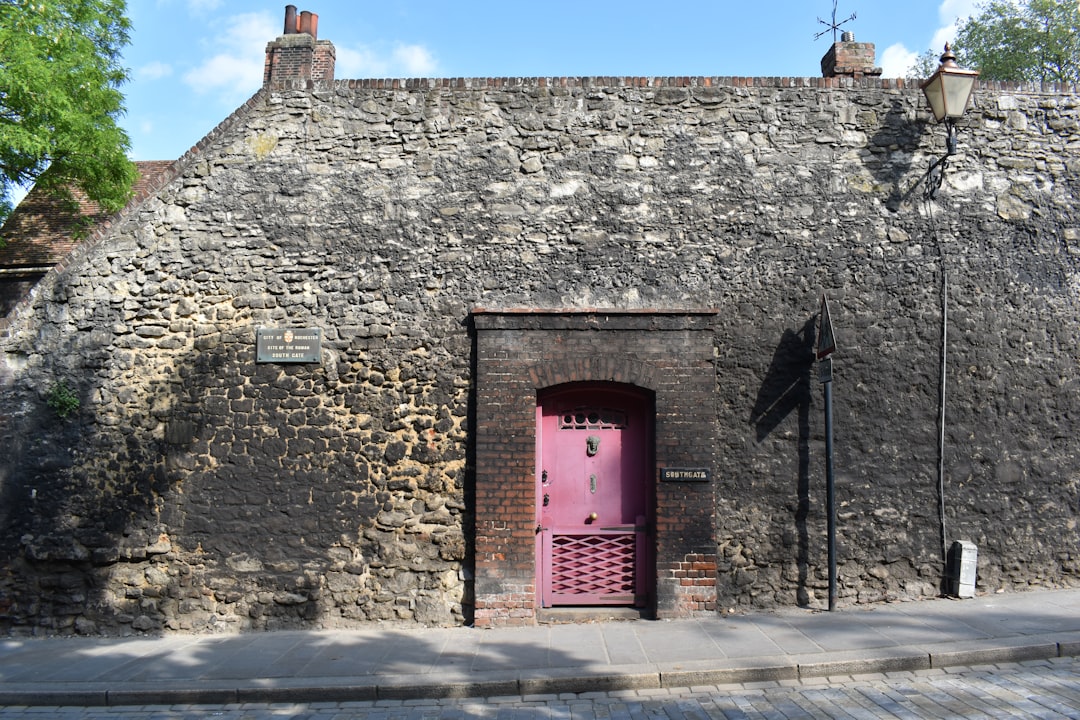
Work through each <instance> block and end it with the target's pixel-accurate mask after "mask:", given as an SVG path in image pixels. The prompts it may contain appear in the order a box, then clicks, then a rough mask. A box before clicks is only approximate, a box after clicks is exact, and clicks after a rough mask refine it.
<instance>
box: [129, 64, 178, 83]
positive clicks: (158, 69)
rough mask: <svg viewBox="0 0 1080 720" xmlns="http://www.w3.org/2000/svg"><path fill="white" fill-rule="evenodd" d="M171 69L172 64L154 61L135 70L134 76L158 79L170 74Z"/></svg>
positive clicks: (143, 78) (142, 78)
mask: <svg viewBox="0 0 1080 720" xmlns="http://www.w3.org/2000/svg"><path fill="white" fill-rule="evenodd" d="M172 71H173V69H172V65H169V64H168V63H163V62H157V61H154V62H152V63H147V64H146V65H143V66H142V67H141V68H139V69H138V70H136V71H135V76H136V77H137V78H139V79H140V80H160V79H161V78H163V77H168V76H169V75H172Z"/></svg>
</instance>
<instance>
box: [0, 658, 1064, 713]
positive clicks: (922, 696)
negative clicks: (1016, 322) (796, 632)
mask: <svg viewBox="0 0 1080 720" xmlns="http://www.w3.org/2000/svg"><path fill="white" fill-rule="evenodd" d="M1003 717H1014V718H1080V658H1056V659H1053V660H1039V661H1032V662H1027V663H1014V664H1006V665H986V666H979V667H957V668H947V669H944V670H926V671H918V672H901V673H888V674H885V675H857V676H843V677H832V678H820V679H812V680H803V681H792V682H789V683H773V682H769V683H749V684H744V685H722V686H709V687H694V688H680V689H670V690H638V691H624V692H608V693H584V694H576V695H543V696H534V697H501V698H484V699H477V698H473V699H466V700H409V701H383V702H366V703H312V704H302V705H257V704H250V705H218V706H211V705H190V706H173V707H115V708H45V707H26V708H23V707H4V708H0V718H4V720H9V719H10V720H31V719H32V720H44V719H45V718H49V719H50V720H53V719H55V720H105V719H110V720H189V719H191V720H194V719H195V718H198V719H200V720H201V719H203V718H220V719H221V720H278V719H280V718H295V719H301V718H304V719H309V720H348V719H350V718H365V719H370V720H464V719H465V718H492V719H494V720H532V719H533V718H537V719H540V718H560V719H563V718H565V719H566V720H664V719H665V718H670V719H671V720H705V719H706V718H710V719H711V718H747V719H751V718H753V719H757V718H767V719H770V720H772V719H776V720H793V719H795V718H986V720H998V719H999V718H1003Z"/></svg>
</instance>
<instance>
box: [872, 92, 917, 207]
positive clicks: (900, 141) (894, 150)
mask: <svg viewBox="0 0 1080 720" xmlns="http://www.w3.org/2000/svg"><path fill="white" fill-rule="evenodd" d="M925 133H926V123H924V122H918V121H916V120H915V119H914V118H913V117H912V116H911V115H910V114H909V113H908V112H906V111H905V109H904V104H903V101H901V100H900V99H896V100H893V102H892V104H891V105H890V106H889V110H888V112H887V113H886V114H885V117H884V118H883V119H882V120H881V123H880V125H879V126H878V130H877V132H876V133H874V136H873V137H872V138H871V139H870V148H869V149H870V151H871V153H872V158H873V159H872V162H869V163H868V167H869V169H870V171H871V172H872V173H873V174H874V178H875V179H876V181H877V183H878V184H879V185H880V186H881V187H882V189H883V190H884V191H887V193H888V195H887V197H886V199H885V207H887V208H888V209H889V211H890V212H898V211H900V210H901V208H902V207H904V206H907V205H910V204H911V203H912V202H913V201H920V200H922V188H923V184H924V179H925V177H926V176H925V174H924V175H922V176H920V177H919V178H918V180H916V181H914V182H910V181H905V180H904V179H905V178H908V177H909V176H910V173H911V169H912V166H913V165H914V163H915V151H916V150H918V148H919V143H920V140H921V138H922V136H923V135H924V134H925Z"/></svg>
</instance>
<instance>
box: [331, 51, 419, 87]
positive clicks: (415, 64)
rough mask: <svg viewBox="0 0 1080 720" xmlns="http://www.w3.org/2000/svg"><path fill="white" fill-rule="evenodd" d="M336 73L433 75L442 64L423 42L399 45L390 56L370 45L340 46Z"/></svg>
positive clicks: (340, 75) (347, 76) (345, 75)
mask: <svg viewBox="0 0 1080 720" xmlns="http://www.w3.org/2000/svg"><path fill="white" fill-rule="evenodd" d="M335 49H336V50H337V60H336V62H335V64H334V77H338V78H342V79H355V78H388V77H431V76H432V75H435V74H436V72H437V71H438V67H439V64H438V62H436V60H435V58H434V56H433V55H432V54H431V51H429V50H428V49H427V48H425V47H423V46H422V45H398V46H397V47H395V48H394V49H393V50H392V51H391V53H390V55H389V56H387V55H384V54H380V53H378V52H377V51H375V50H372V49H371V48H369V47H365V46H360V47H353V48H350V47H344V46H337V47H336V48H335Z"/></svg>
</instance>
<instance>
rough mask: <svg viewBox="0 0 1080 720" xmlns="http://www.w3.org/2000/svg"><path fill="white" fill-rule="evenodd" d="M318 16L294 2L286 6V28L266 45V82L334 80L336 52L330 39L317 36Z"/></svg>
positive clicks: (264, 82) (264, 81)
mask: <svg viewBox="0 0 1080 720" xmlns="http://www.w3.org/2000/svg"><path fill="white" fill-rule="evenodd" d="M318 29H319V16H318V15H316V14H315V13H311V12H308V11H307V10H304V11H303V12H301V13H299V14H298V13H297V12H296V6H295V5H286V6H285V32H284V33H283V34H282V35H281V37H279V38H278V39H277V40H273V41H271V42H269V43H267V45H266V64H265V65H264V66H263V68H264V69H263V85H270V84H273V83H280V82H288V81H295V80H300V81H308V82H310V83H327V82H333V80H334V61H335V59H336V57H337V52H336V51H335V50H334V44H333V43H331V42H330V41H329V40H319V39H318Z"/></svg>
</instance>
